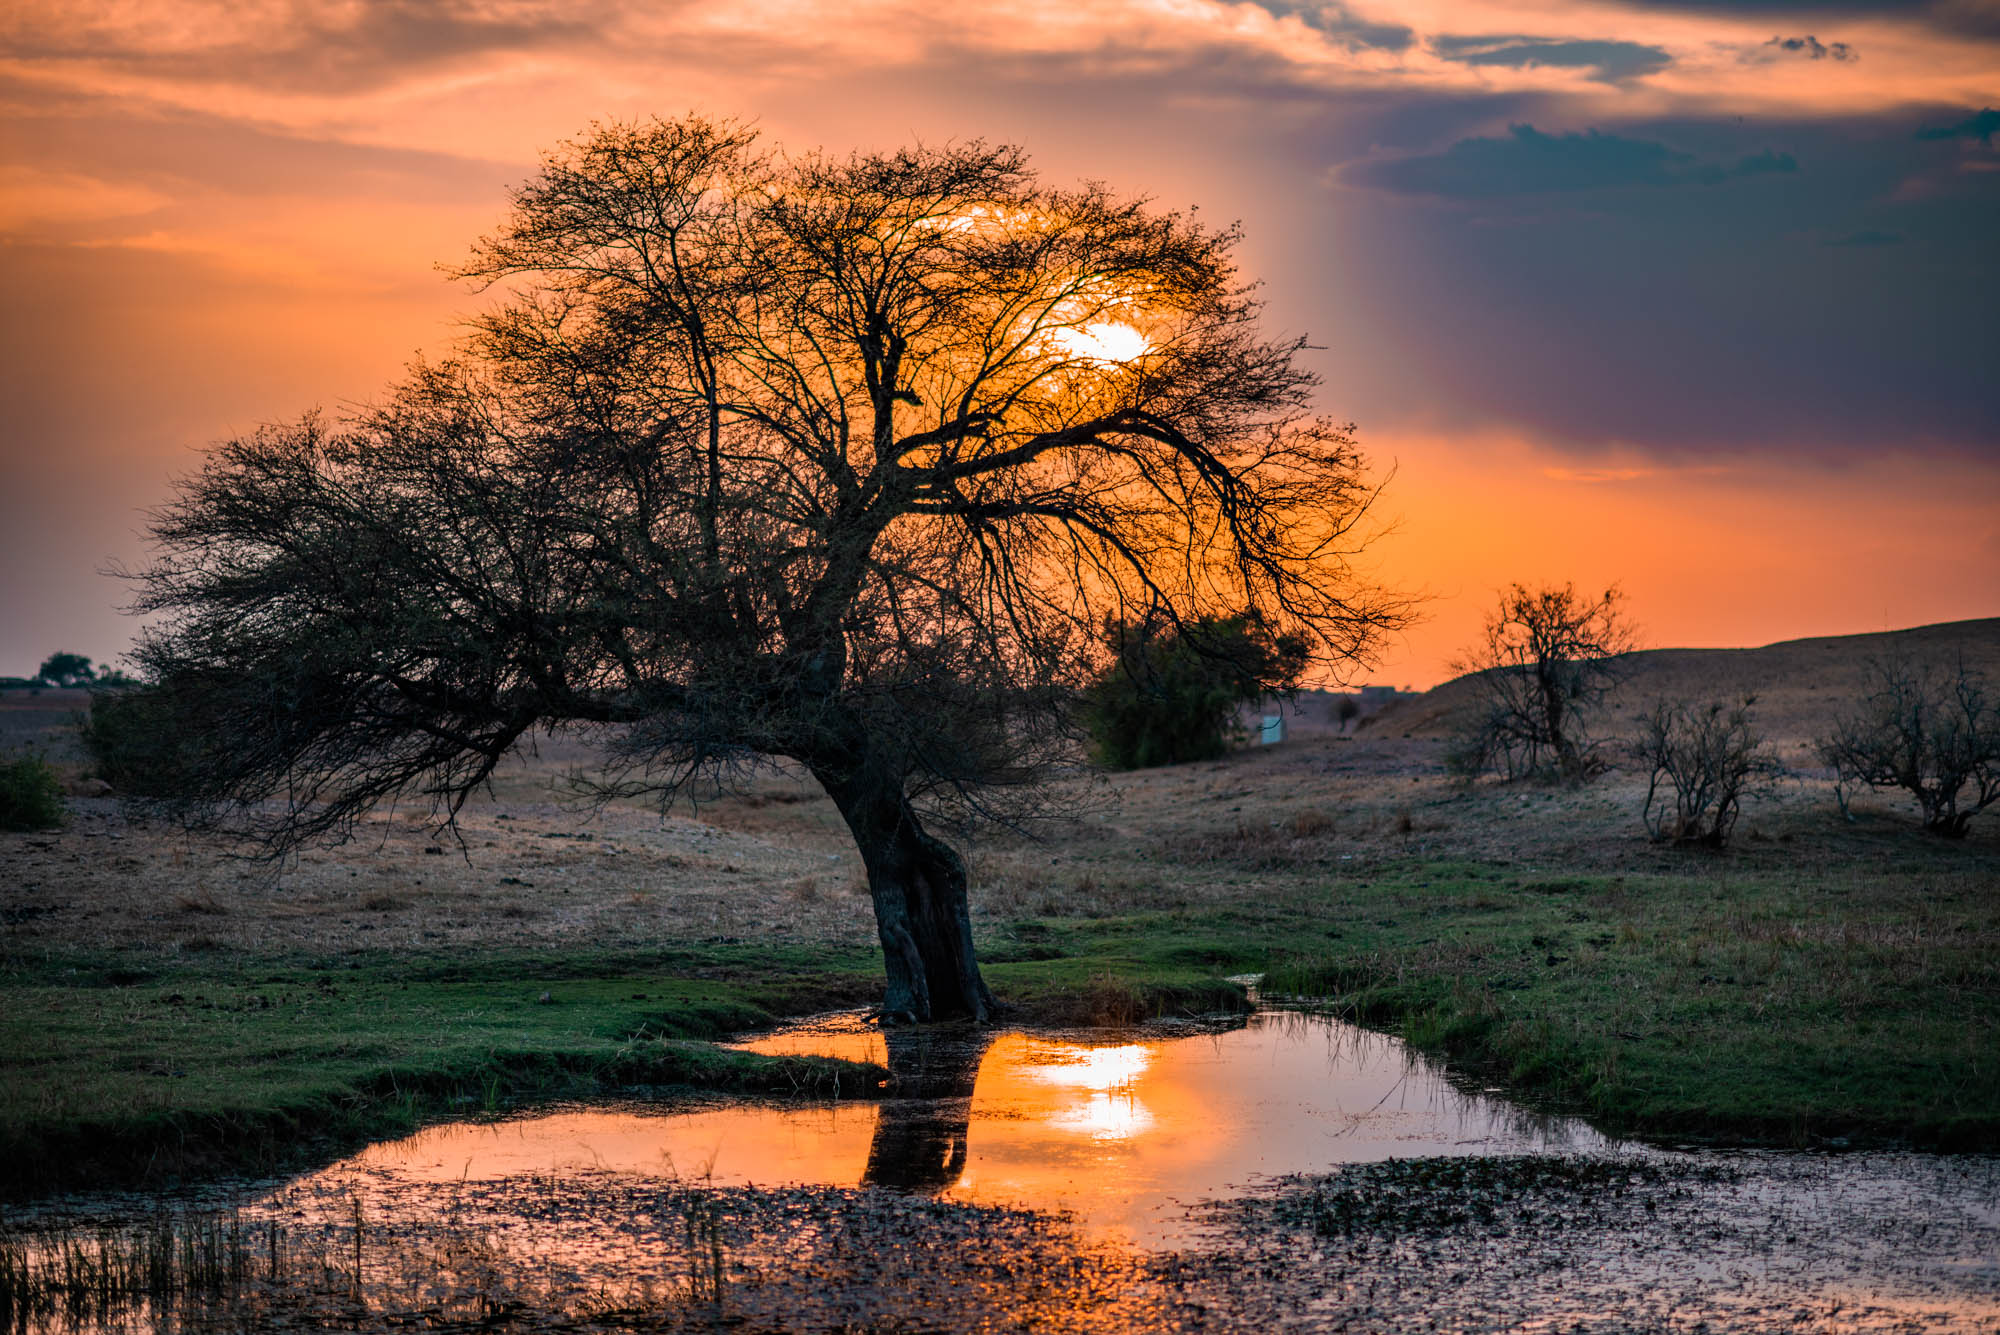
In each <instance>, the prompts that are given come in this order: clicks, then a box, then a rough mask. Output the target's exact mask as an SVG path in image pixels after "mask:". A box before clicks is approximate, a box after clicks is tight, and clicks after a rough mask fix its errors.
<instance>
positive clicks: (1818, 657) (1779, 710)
mask: <svg viewBox="0 0 2000 1335" xmlns="http://www.w3.org/2000/svg"><path fill="white" fill-rule="evenodd" d="M1899 655H1900V656H1907V657H1909V658H1911V659H1913V660H1918V661H1927V660H1934V661H1938V662H1942V663H1951V662H1953V661H1955V660H1956V658H1957V657H1958V656H1959V655H1963V657H1964V660H1965V662H1966V663H1967V664H1968V665H1969V666H1971V667H1974V668H1977V669H1979V670H1980V671H1982V672H1984V673H1985V674H1986V676H1987V679H1988V681H1989V682H1990V683H1991V686H1992V689H1993V690H1994V691H1996V692H2000V617H1987V618H1984V619H1982V620H1978V621H1948V622H1944V623H1942V624H1940V625H1935V626H1918V627H1915V628H1913V629H1910V630H1895V631H1885V632H1882V633H1880V634H1874V635H1829V636H1822V637H1820V638H1816V639H1809V640H1784V641H1781V642H1779V643H1777V644H1767V645H1765V646H1763V647H1762V648H1760V649H1646V650H1641V651H1639V652H1637V653H1632V654H1627V655H1625V656H1624V658H1623V660H1622V662H1621V666H1622V667H1623V668H1624V669H1625V670H1626V673H1627V675H1626V677H1625V680H1624V682H1623V684H1622V685H1620V687H1619V688H1618V690H1617V691H1616V692H1614V693H1613V695H1612V696H1611V697H1610V699H1608V700H1607V701H1606V703H1605V706H1604V709H1603V710H1602V712H1601V716H1600V717H1599V718H1597V719H1596V720H1595V721H1594V723H1595V727H1596V729H1597V730H1598V731H1599V732H1601V733H1616V732H1622V731H1625V730H1627V729H1628V727H1629V724H1630V720H1631V717H1632V716H1633V715H1635V714H1637V713H1639V712H1640V711H1642V710H1644V709H1645V708H1646V707H1647V706H1648V705H1650V704H1651V703H1652V702H1653V701H1654V700H1656V699H1660V698H1665V699H1668V700H1675V699H1686V700H1691V701H1699V700H1711V699H1721V700H1736V699H1740V698H1742V697H1743V696H1746V695H1754V696H1755V697H1756V699H1757V703H1756V713H1757V718H1758V720H1759V722H1760V723H1761V725H1762V727H1763V729H1764V731H1765V733H1766V735H1767V736H1769V737H1770V738H1771V739H1772V740H1773V741H1775V742H1778V743H1779V744H1780V745H1782V746H1786V747H1797V746H1803V745H1805V744H1807V743H1809V742H1810V741H1811V740H1812V739H1813V738H1815V737H1818V736H1820V735H1821V734H1823V733H1824V732H1825V731H1826V730H1827V726H1828V720H1829V718H1830V716H1831V715H1832V714H1834V713H1837V712H1839V711H1840V710H1841V709H1843V708H1845V707H1846V706H1847V705H1848V704H1849V703H1850V702H1851V701H1853V700H1854V699H1855V698H1857V697H1858V696H1860V695H1862V694H1863V693H1864V692H1865V691H1866V689H1867V686H1866V683H1867V680H1868V665H1869V664H1870V663H1871V662H1873V661H1877V660H1881V659H1884V658H1893V657H1896V656H1899ZM1476 689H1477V688H1476V683H1475V682H1474V681H1473V680H1472V679H1471V678H1468V677H1460V678H1457V679H1455V680H1453V681H1448V682H1445V683H1444V684H1443V685H1441V686H1438V687H1436V688H1435V689H1433V690H1430V691H1428V692H1426V693H1425V694H1423V695H1420V696H1417V697H1415V698H1413V699H1409V700H1404V701H1399V702H1398V703H1396V704H1395V705H1392V706H1390V707H1389V708H1388V709H1385V710H1383V711H1382V713H1380V714H1379V715H1377V716H1375V717H1374V718H1372V719H1369V720H1367V721H1366V723H1365V726H1364V735H1365V734H1371V733H1372V734H1374V735H1376V736H1388V737H1404V736H1408V737H1427V738H1436V737H1442V736H1444V735H1445V734H1446V733H1448V732H1449V731H1450V729H1451V719H1452V716H1453V715H1454V714H1456V713H1457V712H1458V711H1459V710H1461V709H1463V708H1465V707H1466V706H1467V705H1469V704H1471V703H1472V702H1473V700H1474V699H1475V698H1476V695H1475V693H1476Z"/></svg>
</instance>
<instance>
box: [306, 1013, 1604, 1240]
mask: <svg viewBox="0 0 2000 1335" xmlns="http://www.w3.org/2000/svg"><path fill="white" fill-rule="evenodd" d="M1192 1029H1193V1026H1187V1027H1183V1028H1181V1029H1180V1030H1179V1032H1178V1033H1176V1032H1175V1029H1174V1028H1172V1027H1169V1028H1155V1029H1151V1030H1143V1031H1139V1032H1137V1033H1132V1032H1123V1033H1114V1034H1110V1035H1107V1034H1105V1033H1103V1032H1097V1033H1091V1032H1088V1031H1085V1032H1078V1033H1070V1034H1036V1033H1024V1032H1020V1031H1010V1032H1000V1033H997V1034H996V1033H994V1032H992V1031H986V1032H984V1033H979V1032H977V1031H973V1032H951V1031H946V1032H943V1033H937V1032H928V1033H918V1032H897V1031H891V1032H889V1033H888V1034H887V1035H885V1034H884V1033H883V1032H882V1031H881V1030H879V1029H876V1028H874V1027H872V1026H869V1025H867V1024H865V1023H863V1022H862V1021H861V1019H860V1017H859V1016H858V1015H841V1016H833V1017H828V1018H826V1019H823V1020H820V1021H818V1022H815V1023H812V1024H808V1025H800V1026H796V1027H793V1028H789V1029H785V1030H781V1031H779V1032H778V1033H776V1034H772V1035H769V1036H767V1037H763V1038H759V1039H755V1040H752V1041H749V1042H746V1043H742V1044H738V1045H737V1046H739V1047H742V1048H745V1049H747V1050H750V1051H755V1052H762V1053H768V1054H812V1055H819V1056H835V1057H846V1058H850V1059H853V1060H859V1061H873V1062H877V1063H880V1064H883V1065H887V1066H888V1067H890V1069H891V1070H892V1071H893V1072H894V1073H895V1076H896V1082H897V1083H896V1087H895V1088H896V1093H897V1095H898V1097H895V1098H889V1099H884V1100H882V1101H880V1102H865V1103H846V1104H834V1105H826V1104H820V1105H815V1106H811V1107H803V1108H777V1107H768V1106H745V1105H734V1106H729V1107H721V1108H716V1109H714V1110H712V1111H702V1112H691V1113H682V1114H679V1115H675V1116H661V1115H659V1114H657V1113H653V1112H648V1111H646V1110H645V1109H643V1108H636V1107H630V1106H627V1107H622V1108H614V1109H592V1110H572V1111H563V1112H556V1113H550V1114H547V1115H544V1116H539V1117H530V1118H522V1119H518V1120H514V1121H507V1122H500V1123H485V1124H482V1123H458V1124H455V1125H448V1126H441V1127H436V1128H433V1129H431V1130H427V1131H424V1132H421V1133H419V1134H417V1135H414V1136H411V1137H410V1138H408V1139H407V1140H399V1141H392V1142H388V1143H385V1144H381V1145H376V1146H373V1147H371V1148H370V1149H368V1150H366V1151H364V1152H363V1153H362V1154H360V1155H359V1156H357V1157H356V1158H355V1159H353V1160H351V1161H349V1162H348V1163H346V1164H340V1165H335V1166H334V1167H333V1168H332V1169H329V1170H328V1171H329V1173H331V1174H334V1175H339V1174H341V1173H343V1172H346V1171H349V1170H350V1169H351V1168H360V1169H363V1170H367V1171H369V1172H371V1173H372V1174H373V1175H374V1176H375V1177H376V1178H377V1179H378V1180H381V1181H394V1180H412V1179H414V1180H421V1181H425V1182H439V1181H458V1180H477V1181H492V1180H495V1179H502V1178H509V1177H521V1176H526V1175H546V1174H554V1173H562V1172H566V1171H569V1170H573V1169H577V1168H601V1169H608V1170H611V1171H615V1172H619V1173H626V1174H639V1175H643V1176H654V1177H669V1178H679V1179H683V1180H700V1181H704V1182H712V1183H714V1184H718V1185H725V1186H777V1185H786V1184H806V1185H814V1186H833V1187H857V1186H875V1187H890V1188H897V1189H902V1190H909V1191H924V1192H933V1193H937V1194H940V1195H942V1196H944V1197H946V1198H947V1199H950V1200H954V1201H963V1202H967V1203H976V1204H986V1205H1008V1206H1021V1207H1027V1208H1033V1209H1059V1210H1064V1211H1067V1212H1069V1213H1070V1214H1071V1215H1073V1216H1074V1217H1075V1218H1076V1219H1077V1220H1078V1221H1079V1222H1081V1223H1082V1224H1083V1225H1084V1226H1086V1227H1087V1228H1089V1229H1090V1230H1091V1231H1092V1232H1093V1233H1094V1234H1096V1235H1098V1236H1101V1237H1107V1238H1116V1239H1118V1240H1120V1241H1124V1242H1129V1243H1137V1244H1140V1245H1144V1246H1148V1247H1153V1248H1159V1247H1163V1246H1173V1245H1179V1244H1182V1243H1184V1242H1186V1241H1187V1240H1188V1239H1189V1238H1190V1236H1191V1231H1192V1227H1193V1226H1192V1225H1191V1224H1190V1222H1189V1221H1188V1220H1187V1219H1186V1217H1185V1215H1184V1213H1183V1211H1182V1210H1181V1208H1180V1206H1181V1205H1183V1204H1187V1203H1192V1202H1194V1201H1199V1200H1203V1199H1206V1198H1208V1197H1213V1196H1219V1195H1226V1194H1229V1193H1231V1192H1232V1191H1233V1190H1235V1189H1237V1188H1240V1187H1244V1186H1247V1185H1249V1184H1250V1183H1252V1182H1253V1181H1255V1180H1257V1179H1259V1178H1263V1177H1271V1176H1276V1175H1278V1174H1283V1173H1311V1172H1322V1171H1324V1170H1326V1169H1328V1168H1331V1167H1334V1166H1337V1165H1340V1164H1347V1163H1364V1162H1371V1161H1374V1160H1379V1159H1387V1158H1391V1157H1399V1158H1412V1157H1417V1156H1423V1155H1439V1154H1520V1153H1525V1152H1536V1151H1579V1150H1581V1151H1598V1150H1602V1149H1604V1148H1605V1141H1604V1139H1603V1138H1602V1137H1600V1136H1599V1135H1598V1134H1597V1133H1596V1132H1594V1131H1592V1130H1591V1129H1590V1128H1588V1127H1587V1126H1584V1125H1583V1124H1582V1123H1580V1122H1575V1121H1570V1120H1565V1119H1558V1118H1547V1117H1539V1116H1536V1115H1534V1114H1531V1113H1528V1112H1525V1111H1524V1110H1522V1109H1520V1108H1519V1107H1517V1106H1515V1105H1512V1104H1509V1103H1506V1102H1503V1101H1501V1100H1499V1099H1497V1098H1491V1097H1483V1096H1479V1095H1473V1094H1467V1093H1465V1092H1462V1091H1460V1090H1459V1089H1457V1088H1455V1087H1454V1086H1453V1085H1451V1084H1450V1083H1448V1082H1447V1081H1445V1080H1444V1079H1443V1078H1441V1077H1440V1076H1439V1075H1438V1074H1437V1073H1436V1072H1435V1071H1434V1070H1433V1069H1431V1068H1430V1067H1428V1066H1425V1065H1423V1064H1421V1063H1418V1062H1413V1061H1411V1060H1409V1059H1408V1057H1407V1055H1406V1052H1405V1050H1404V1049H1403V1047H1402V1045H1401V1044H1399V1043H1397V1042H1396V1041H1395V1040H1393V1039H1389V1038H1385V1037H1382V1036H1381V1035H1378V1034H1372V1033H1369V1032H1368V1031H1366V1030H1363V1029H1358V1028H1355V1027H1354V1026H1352V1025H1347V1024H1342V1023H1340V1022H1338V1021H1335V1020H1331V1019H1328V1018H1326V1017H1323V1016H1315V1015H1306V1014H1300V1013H1296V1012H1285V1011H1267V1012H1260V1013H1257V1014H1254V1015H1251V1016H1250V1017H1248V1021H1247V1023H1245V1024H1243V1025H1242V1026H1241V1027H1237V1028H1232V1029H1224V1030H1221V1031H1211V1032H1190V1030H1192Z"/></svg>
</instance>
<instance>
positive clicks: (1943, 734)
mask: <svg viewBox="0 0 2000 1335" xmlns="http://www.w3.org/2000/svg"><path fill="white" fill-rule="evenodd" d="M1868 672H1869V684H1870V686H1871V687H1872V689H1871V690H1870V691H1869V693H1868V694H1867V695H1866V696H1865V697H1863V698H1862V700H1861V701H1860V703H1859V705H1858V706H1857V707H1856V708H1854V709H1853V710H1851V711H1850V712H1849V713H1847V714H1845V715H1843V716H1841V717H1840V718H1838V719H1836V720H1835V722H1834V725H1833V732H1832V733H1831V734H1830V735H1829V736H1827V737H1824V738H1822V739H1821V740H1820V743H1819V753H1820V757H1821V758H1822V759H1823V760H1825V761H1826V763H1827V764H1829V765H1831V766H1832V767H1833V771H1834V777H1835V786H1834V793H1835V795H1836V796H1837V797H1838V799H1839V801H1840V809H1841V812H1842V814H1844V815H1846V816H1847V817H1848V819H1850V820H1852V819H1853V813H1852V812H1851V811H1849V810H1848V802H1847V795H1848V791H1849V790H1850V789H1852V788H1853V787H1855V786H1856V785H1861V786H1865V787H1867V788H1870V789H1881V788H1901V789H1903V790H1905V791H1907V792H1909V793H1910V794H1911V795H1912V796H1914V797H1915V798H1916V799H1917V805H1918V806H1919V807H1921V808H1922V809H1923V814H1924V828H1925V829H1926V830H1929V831H1930V832H1931V833H1932V834H1936V835H1941V836H1943V837H1944V838H1947V839H1963V838H1964V837H1965V833H1966V828H1967V827H1968V826H1969V825H1970V824H1971V822H1972V818H1973V817H1974V816H1976V815H1978V814H1979V812H1980V811H1982V810H1984V809H1985V808H1986V807H1988V806H1990V805H1992V804H1993V803H1994V802H1996V801H2000V708H1996V707H1995V704H1994V701H1993V700H1992V699H1991V698H1990V697H1989V696H1988V695H1987V689H1986V678H1985V676H1984V674H1982V673H1980V672H1978V671H1976V670H1974V669H1972V668H1970V667H1968V666H1967V665H1966V663H1965V660H1964V659H1963V658H1960V659H1958V660H1957V661H1955V662H1954V663H1953V664H1952V665H1951V666H1950V667H1946V666H1944V665H1943V664H1939V663H1915V662H1911V661H1909V660H1907V659H1903V658H1885V659H1876V660H1874V661H1872V662H1871V663H1870V664H1869V665H1868Z"/></svg>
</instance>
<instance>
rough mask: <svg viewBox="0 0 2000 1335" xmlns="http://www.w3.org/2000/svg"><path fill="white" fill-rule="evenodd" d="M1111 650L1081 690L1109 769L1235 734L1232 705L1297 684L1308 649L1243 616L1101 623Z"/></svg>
mask: <svg viewBox="0 0 2000 1335" xmlns="http://www.w3.org/2000/svg"><path fill="white" fill-rule="evenodd" d="M1105 638H1106V641H1107V642H1108V643H1109V644H1110V646H1111V648H1112V650H1113V652H1114V653H1115V654H1116V658H1115V660H1114V661H1113V662H1112V664H1111V666H1110V667H1109V668H1108V669H1106V671H1105V673H1104V675H1103V676H1102V677H1100V678H1098V680H1097V682H1096V684H1095V685H1093V686H1092V687H1091V688H1090V690H1089V691H1088V692H1087V693H1086V695H1085V697H1084V722H1085V725H1086V726H1087V727H1088V728H1089V730H1090V735H1091V739H1092V740H1093V741H1094V742H1095V743H1096V746H1097V754H1098V758H1099V759H1100V760H1101V761H1103V762H1104V763H1105V764H1107V765H1109V766H1111V767H1112V768H1114V769H1144V768H1146V767H1148V766H1152V765H1178V764H1182V763H1184V762H1186V761H1190V760H1208V759H1212V758H1214V757H1216V756H1219V755H1221V754H1223V752H1225V751H1227V750H1228V749H1229V745H1230V743H1231V741H1233V740H1234V739H1235V737H1236V735H1237V733H1238V732H1239V731H1240V729H1239V726H1238V724H1237V711H1238V710H1239V709H1241V708H1242V706H1244V705H1246V704H1254V703H1255V702H1256V701H1258V700H1260V699H1262V698H1263V697H1264V696H1266V695H1271V694H1277V693H1283V692H1286V691H1290V690H1292V689H1295V688H1296V686H1297V685H1298V679H1299V674H1300V673H1301V672H1303V671H1304V670H1305V665H1306V659H1307V646H1306V643H1305V641H1304V640H1303V639H1302V638H1300V637H1299V636H1296V635H1278V634H1273V633H1272V632H1271V631H1270V630H1269V629H1268V628H1267V627H1265V626H1263V625H1262V624H1260V623H1258V622H1257V621H1255V620H1254V619H1253V618H1251V617H1248V616H1233V617H1204V618H1202V619H1200V620H1198V621H1189V622H1184V623H1182V624H1181V625H1179V626H1168V625H1161V624H1159V623H1144V624H1141V625H1139V626H1130V625H1126V624H1124V623H1122V622H1119V623H1113V624H1112V625H1110V626H1108V627H1107V628H1106V635H1105Z"/></svg>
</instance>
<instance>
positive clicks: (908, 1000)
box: [820, 776, 1000, 1024]
mask: <svg viewBox="0 0 2000 1335" xmlns="http://www.w3.org/2000/svg"><path fill="white" fill-rule="evenodd" d="M820 782H821V784H822V785H823V786H824V787H825V788H826V790H827V792H828V794H829V795H830V796H832V798H833V801H834V805H835V806H837V807H838V808H839V809H840V814H841V816H842V818H843V819H845V820H846V822H847V827H848V829H849V830H850V831H852V832H853V835H854V842H855V846H856V847H857V848H858V849H859V850H860V852H861V860H862V862H863V864H864V865H865V866H866V867H867V869H868V889H869V894H870V896H871V897H872V898H873V900H874V902H875V929H876V933H877V935H878V936H879V937H880V938H881V941H882V965H883V969H884V971H885V972H886V973H887V975H888V987H887V989H886V991H885V993H884V995H883V999H882V1019H883V1022H884V1023H885V1024H929V1023H932V1022H935V1021H939V1020H974V1021H978V1022H981V1023H984V1022H985V1021H988V1020H990V1019H992V1018H994V1017H995V1016H996V1015H997V1014H998V1013H999V1011H1000V1005H999V1003H998V1002H996V1001H995V1000H994V999H993V994H992V993H991V992H989V991H988V990H987V988H986V981H985V980H984V979H983V978H981V977H980V975H979V962H978V959H977V957H976V956H975V955H974V953H973V949H972V911H971V907H970V905H969V903H968V901H967V897H966V888H967V886H966V872H965V862H964V860H963V859H961V858H960V857H959V856H958V853H957V852H956V850H954V849H953V848H952V847H951V846H950V845H949V844H946V843H944V842H943V841H942V840H940V839H937V838H935V837H934V836H932V835H931V834H930V833H928V832H927V831H926V830H925V829H924V828H923V825H922V823H921V822H919V821H918V819H917V816H916V813H915V812H914V811H913V810H911V808H910V804H909V800H908V799H907V798H906V797H905V796H904V795H903V792H902V788H901V785H900V784H895V785H887V784H879V783H878V784H863V783H841V782H838V781H837V780H829V779H828V778H827V777H825V776H822V777H821V780H820Z"/></svg>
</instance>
